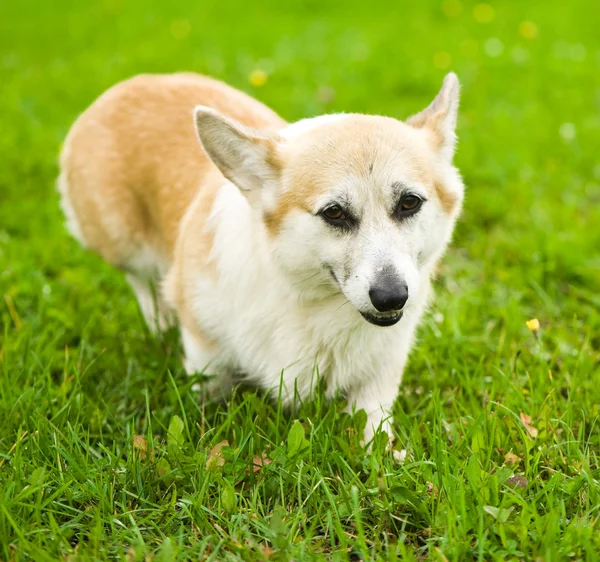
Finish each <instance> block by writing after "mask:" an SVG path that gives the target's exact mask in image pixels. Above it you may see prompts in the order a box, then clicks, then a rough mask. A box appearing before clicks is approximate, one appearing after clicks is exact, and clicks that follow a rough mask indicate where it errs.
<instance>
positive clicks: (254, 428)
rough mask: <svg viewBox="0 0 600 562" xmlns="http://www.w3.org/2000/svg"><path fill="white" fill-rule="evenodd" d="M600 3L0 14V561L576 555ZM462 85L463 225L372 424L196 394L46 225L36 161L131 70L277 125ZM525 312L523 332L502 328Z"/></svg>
mask: <svg viewBox="0 0 600 562" xmlns="http://www.w3.org/2000/svg"><path fill="white" fill-rule="evenodd" d="M599 17H600V8H598V6H597V4H596V3H594V2H591V1H590V0H572V1H570V2H568V4H567V3H564V2H559V1H557V0H551V1H545V2H542V1H540V0H532V1H528V2H516V1H514V0H513V1H508V0H505V1H502V2H494V3H493V4H492V5H490V4H477V3H471V2H467V1H465V0H445V1H444V2H435V1H433V0H427V1H422V2H412V3H408V2H389V3H384V2H380V3H373V2H363V1H360V0H346V1H344V2H342V1H341V0H335V1H330V2H326V1H323V0H321V1H317V0H292V1H290V2H275V1H267V0H254V1H253V2H244V1H242V0H231V1H229V2H225V1H222V2H215V1H213V0H211V1H205V2H194V3H192V2H182V1H181V0H172V1H169V2H158V1H153V2H142V1H141V0H131V1H126V0H103V1H99V2H78V3H75V2H66V1H65V0H55V1H54V2H42V1H41V0H26V1H25V2H22V3H18V2H8V1H5V2H2V3H1V4H0V84H1V85H0V124H1V126H0V154H1V155H2V156H1V160H0V162H1V165H0V560H35V561H44V560H72V561H75V560H108V559H110V560H127V561H133V560H155V561H157V562H158V561H170V560H188V559H207V560H219V561H222V560H238V559H242V560H267V559H270V560H291V559H293V560H320V559H332V560H371V559H373V560H376V559H377V560H397V559H402V560H439V561H444V560H452V561H454V560H456V561H464V560H520V559H524V560H545V561H552V562H553V561H559V560H590V561H592V560H594V561H595V560H598V559H599V558H600V529H599V527H600V523H599V521H600V507H599V506H600V486H599V480H600V469H599V464H598V463H599V456H600V427H599V424H598V421H599V420H598V417H599V415H600V314H599V312H598V310H599V309H600V226H599V225H600V159H599V157H598V153H599V147H600V34H598V21H599ZM451 69H452V70H454V71H456V72H457V74H458V75H459V77H460V79H461V82H462V86H463V89H462V108H461V115H460V119H459V127H458V133H459V137H460V144H459V149H458V153H457V158H456V161H457V165H458V166H459V168H460V169H461V171H462V172H463V175H464V179H465V183H466V185H467V198H466V202H465V209H464V213H463V216H462V219H461V221H460V224H459V225H458V228H457V232H456V236H455V240H454V243H453V246H452V249H451V250H450V251H449V253H448V255H447V256H446V258H445V260H444V263H443V267H442V268H441V270H440V272H439V276H438V279H437V281H438V282H437V283H436V293H437V299H436V301H435V304H434V306H433V307H432V309H431V312H430V313H429V315H428V316H427V318H426V320H425V321H424V323H423V325H422V328H421V330H420V335H419V343H418V345H417V346H416V347H415V349H414V352H413V353H412V355H411V360H410V363H409V365H408V368H407V371H406V375H405V381H404V384H403V386H402V391H401V396H400V398H399V400H398V402H397V404H396V408H395V421H396V429H397V432H398V437H399V444H400V445H401V446H403V447H406V448H407V449H408V450H409V457H408V459H407V460H406V462H405V463H404V464H397V463H395V462H394V460H393V458H392V456H391V455H390V454H387V453H385V452H384V451H383V447H381V446H378V445H379V444H376V446H375V448H374V451H373V453H372V454H366V453H365V452H364V451H363V449H361V447H360V443H359V441H360V429H361V424H364V416H361V415H360V414H359V415H356V416H355V417H353V418H352V417H350V416H348V415H346V414H343V413H342V412H341V411H342V408H343V403H342V402H341V401H340V402H337V403H333V404H330V403H329V404H328V403H326V402H325V401H324V400H321V399H318V400H316V402H315V403H312V404H306V405H305V406H304V407H303V408H302V409H301V410H300V411H298V412H294V413H290V412H286V411H282V410H281V409H280V408H278V407H277V405H273V404H271V403H269V402H268V401H266V400H265V399H264V398H263V397H262V396H261V395H260V394H259V393H256V392H253V391H250V390H242V389H238V390H237V391H236V392H235V393H234V395H233V396H232V398H231V400H230V401H229V402H228V403H227V404H224V405H221V406H216V405H206V406H205V405H203V404H201V403H200V402H199V400H198V396H197V394H196V392H195V391H194V390H193V389H192V386H193V385H194V384H195V383H196V382H198V381H197V379H195V378H193V377H192V378H188V377H187V376H186V375H185V374H184V372H183V369H182V365H181V361H180V352H181V350H180V346H179V343H178V335H177V333H170V334H167V335H166V336H165V337H163V338H160V339H156V338H155V337H153V336H152V335H151V334H150V333H149V332H148V330H147V329H146V327H145V325H144V323H143V320H142V318H141V315H140V313H139V312H138V309H137V306H136V303H135V300H134V298H133V296H132V294H131V292H130V290H129V289H128V287H127V285H126V284H125V282H124V279H123V277H122V275H121V274H120V273H119V272H117V271H115V270H113V269H112V268H111V267H109V266H108V265H106V264H105V263H103V262H102V261H101V260H100V259H99V258H97V257H96V256H94V255H92V254H90V253H87V252H85V251H84V250H82V249H81V248H80V247H79V246H78V245H77V244H76V243H75V242H74V241H73V240H72V239H71V238H70V237H69V236H68V235H67V233H66V231H65V229H64V227H63V219H62V216H61V213H60V211H59V206H58V196H57V194H56V192H55V189H54V181H55V177H56V175H57V165H56V157H57V153H58V151H59V149H60V146H61V142H62V140H63V138H64V136H65V134H66V132H67V130H68V128H69V127H70V125H71V123H72V122H73V120H74V119H75V118H76V117H77V115H78V114H79V113H80V112H81V111H82V110H83V109H85V108H86V107H87V106H88V105H89V104H90V103H91V102H92V101H93V100H94V98H95V97H97V96H98V95H99V94H100V93H101V92H102V91H103V90H105V89H106V88H108V87H109V86H110V85H112V84H113V83H115V82H117V81H119V80H121V79H124V78H126V77H128V76H131V75H133V74H136V73H140V72H168V71H176V70H195V71H199V72H205V73H208V74H211V75H214V76H217V77H219V78H221V79H223V80H225V81H227V82H229V83H231V84H232V85H234V86H237V87H239V88H241V89H243V90H245V91H248V92H249V93H251V94H252V95H255V96H256V97H258V98H259V99H260V100H262V101H264V102H266V103H267V104H269V105H270V106H271V107H273V108H274V109H276V110H277V111H278V112H279V113H280V114H282V115H283V116H284V117H286V118H287V119H289V120H295V119H299V118H301V117H306V116H311V115H315V114H318V113H325V112H335V111H361V112H369V113H381V114H386V115H391V116H397V117H398V118H405V117H407V116H409V115H410V114H411V113H414V112H416V111H417V110H419V109H420V108H422V107H423V106H424V105H426V104H427V103H428V102H429V101H430V100H431V99H432V98H433V96H434V95H435V93H436V92H437V90H438V88H439V86H440V84H441V81H442V78H443V76H444V74H445V73H446V72H447V71H449V70H451ZM534 318H536V319H538V320H539V325H540V328H539V330H535V326H534V325H533V324H531V323H530V324H529V326H531V327H532V328H534V329H533V330H532V329H530V327H528V326H527V325H526V322H527V321H529V320H531V319H534Z"/></svg>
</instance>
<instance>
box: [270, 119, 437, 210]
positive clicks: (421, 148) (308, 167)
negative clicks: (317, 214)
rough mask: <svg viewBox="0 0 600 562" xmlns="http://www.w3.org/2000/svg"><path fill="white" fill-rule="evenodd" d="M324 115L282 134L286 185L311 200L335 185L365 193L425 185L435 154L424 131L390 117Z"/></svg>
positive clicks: (357, 194) (357, 195)
mask: <svg viewBox="0 0 600 562" xmlns="http://www.w3.org/2000/svg"><path fill="white" fill-rule="evenodd" d="M326 117H327V119H326V120H324V121H319V120H318V119H316V120H314V121H315V123H311V122H310V121H313V120H307V121H308V122H300V123H299V124H296V125H297V128H296V130H294V129H293V127H294V126H292V127H291V128H290V129H291V131H289V132H287V134H286V133H284V134H283V135H282V136H283V137H284V138H285V139H286V142H285V144H284V146H283V149H282V153H283V159H284V162H285V166H284V176H285V177H284V179H285V184H286V186H287V188H288V189H290V190H293V191H294V192H295V194H296V197H300V198H305V199H306V203H307V204H308V203H309V201H311V200H312V201H314V200H315V199H318V198H319V197H321V196H323V195H324V194H326V193H327V192H328V191H332V190H333V191H338V192H339V191H343V190H347V191H349V192H350V193H349V195H351V196H353V197H354V198H361V195H362V196H365V195H366V194H367V193H373V190H375V191H381V192H390V191H391V190H393V189H394V186H396V185H398V184H401V183H406V184H408V185H411V184H413V185H414V184H419V185H422V186H423V187H424V188H425V189H427V186H428V185H429V184H430V183H431V181H430V175H431V170H430V164H429V161H430V158H431V153H430V148H429V145H428V144H427V142H426V139H425V138H424V136H423V135H422V134H421V133H420V131H418V130H415V129H413V128H412V127H410V126H408V125H406V124H404V123H402V122H400V121H397V120H395V119H391V118H388V117H379V116H366V115H339V116H326Z"/></svg>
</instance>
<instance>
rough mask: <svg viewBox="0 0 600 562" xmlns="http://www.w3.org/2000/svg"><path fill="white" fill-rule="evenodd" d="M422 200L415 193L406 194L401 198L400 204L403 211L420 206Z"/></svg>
mask: <svg viewBox="0 0 600 562" xmlns="http://www.w3.org/2000/svg"><path fill="white" fill-rule="evenodd" d="M422 202H423V201H421V199H419V198H418V197H417V196H416V195H407V196H406V197H404V198H403V199H402V201H401V203H400V204H401V205H402V210H403V211H414V210H415V209H418V208H419V207H420V206H421V203H422Z"/></svg>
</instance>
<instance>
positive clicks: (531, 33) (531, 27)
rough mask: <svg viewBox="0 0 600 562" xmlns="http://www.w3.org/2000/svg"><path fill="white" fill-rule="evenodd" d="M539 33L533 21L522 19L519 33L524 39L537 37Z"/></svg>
mask: <svg viewBox="0 0 600 562" xmlns="http://www.w3.org/2000/svg"><path fill="white" fill-rule="evenodd" d="M537 34H538V29H537V25H535V23H533V22H532V21H522V22H521V23H520V24H519V35H520V36H521V37H523V39H529V40H532V39H535V38H536V37H537Z"/></svg>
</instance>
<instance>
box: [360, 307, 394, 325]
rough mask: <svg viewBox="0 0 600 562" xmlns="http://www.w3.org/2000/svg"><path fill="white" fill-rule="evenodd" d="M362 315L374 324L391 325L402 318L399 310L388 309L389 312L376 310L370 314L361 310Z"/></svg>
mask: <svg viewBox="0 0 600 562" xmlns="http://www.w3.org/2000/svg"><path fill="white" fill-rule="evenodd" d="M361 315H362V317H363V318H364V319H365V320H366V321H367V322H369V323H370V324H374V325H375V326H382V327H384V326H393V325H394V324H397V323H398V322H399V321H400V318H402V311H401V310H390V311H389V312H378V313H377V314H371V313H369V312H361Z"/></svg>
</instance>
